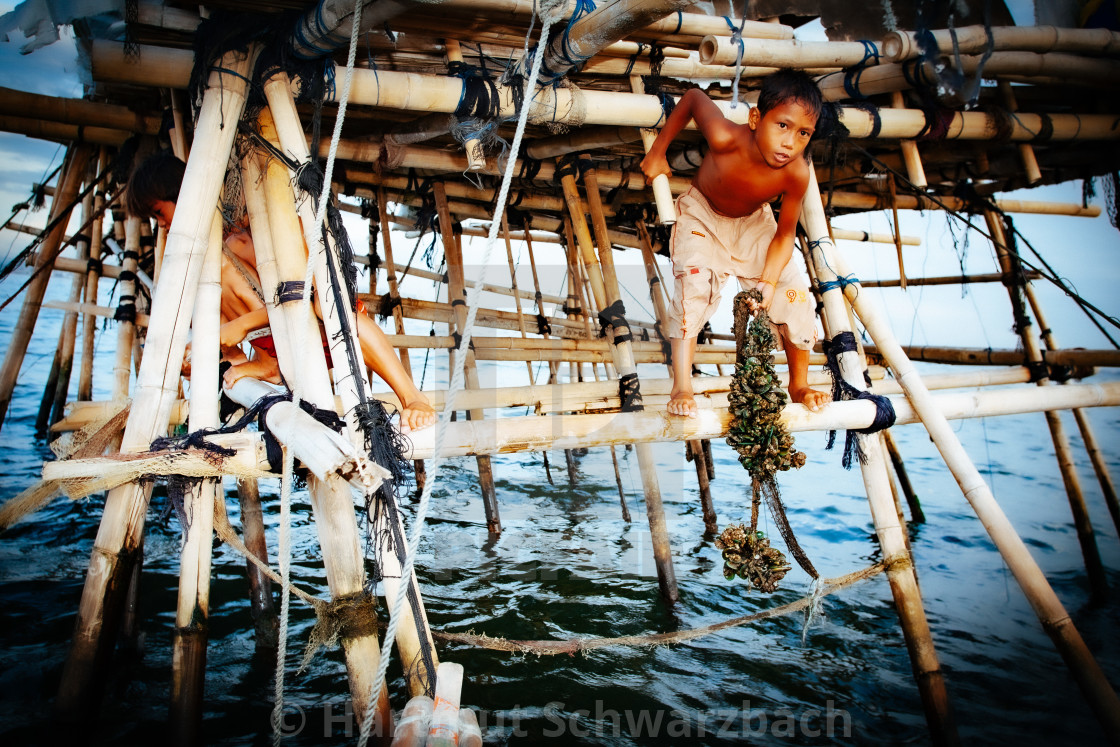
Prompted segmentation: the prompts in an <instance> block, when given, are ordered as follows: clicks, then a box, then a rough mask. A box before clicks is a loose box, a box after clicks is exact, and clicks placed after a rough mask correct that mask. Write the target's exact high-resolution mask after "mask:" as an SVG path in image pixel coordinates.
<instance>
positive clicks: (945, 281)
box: [859, 270, 1042, 288]
mask: <svg viewBox="0 0 1120 747" xmlns="http://www.w3.org/2000/svg"><path fill="white" fill-rule="evenodd" d="M1024 275H1026V279H1027V280H1038V279H1039V278H1040V277H1042V274H1041V273H1039V272H1038V271H1037V270H1028V271H1026V272H1025V273H1024ZM1003 280H1004V276H1003V273H1002V272H989V273H982V274H979V275H945V276H940V277H929V278H906V284H907V285H961V284H964V283H1002V282H1003ZM859 284H860V285H862V286H863V287H864V288H898V287H899V286H901V285H902V281H901V280H860V281H859Z"/></svg>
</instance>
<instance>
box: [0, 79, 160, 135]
mask: <svg viewBox="0 0 1120 747" xmlns="http://www.w3.org/2000/svg"><path fill="white" fill-rule="evenodd" d="M0 116H11V117H19V118H28V119H39V120H43V121H49V122H56V123H58V124H68V125H77V126H79V127H80V128H82V129H88V128H90V127H96V128H105V129H109V130H122V131H124V132H138V133H140V134H143V135H155V134H157V133H158V132H159V125H160V118H159V117H154V116H147V115H143V114H140V113H138V112H135V111H133V110H131V109H129V108H128V107H125V106H118V105H115V104H102V103H98V102H95V101H85V100H82V99H72V98H61V97H58V96H46V95H43V94H38V93H26V92H24V91H14V90H12V89H11V88H0Z"/></svg>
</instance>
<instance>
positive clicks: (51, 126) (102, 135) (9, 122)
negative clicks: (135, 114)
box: [0, 115, 131, 146]
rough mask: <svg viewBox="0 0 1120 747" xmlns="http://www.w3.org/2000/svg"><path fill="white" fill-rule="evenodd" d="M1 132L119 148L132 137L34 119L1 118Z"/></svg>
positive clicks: (58, 141) (59, 141) (115, 132)
mask: <svg viewBox="0 0 1120 747" xmlns="http://www.w3.org/2000/svg"><path fill="white" fill-rule="evenodd" d="M0 132H11V133H13V134H16V135H26V136H27V137H33V138H36V139H38V140H50V141H52V142H56V143H74V142H80V143H93V144H94V145H113V146H119V145H121V144H123V143H124V141H125V140H128V138H129V137H130V136H131V133H130V132H128V131H127V130H115V129H110V128H107V127H83V126H81V125H70V124H61V123H59V122H50V121H47V120H43V119H34V118H32V117H15V116H11V115H4V116H0Z"/></svg>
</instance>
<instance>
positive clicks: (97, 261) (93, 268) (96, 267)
mask: <svg viewBox="0 0 1120 747" xmlns="http://www.w3.org/2000/svg"><path fill="white" fill-rule="evenodd" d="M104 271H105V265H104V264H103V263H102V261H101V258H100V257H90V258H89V259H87V260H86V272H92V273H95V274H97V275H100V274H102V273H103V272H104Z"/></svg>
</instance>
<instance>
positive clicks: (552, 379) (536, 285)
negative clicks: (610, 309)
mask: <svg viewBox="0 0 1120 747" xmlns="http://www.w3.org/2000/svg"><path fill="white" fill-rule="evenodd" d="M523 228H524V229H525V250H526V251H527V252H528V253H529V268H530V269H531V270H532V273H533V291H534V294H533V299H534V302H535V303H536V305H537V316H538V326H539V322H540V320H541V319H545V320H547V316H546V315H545V313H544V296H543V294H542V293H541V281H540V277H539V276H538V275H537V260H536V257H535V256H534V255H533V237H532V236H530V235H529V234H530V231H529V221H528V219H526V220H525V224H524V226H523ZM549 336H550V335H549V333H548V332H547V331H545V332H544V333H543V334H542V335H541V337H543V338H545V339H546V340H547V339H548V338H549ZM548 383H549V384H555V383H556V361H549V362H548ZM541 460H542V461H543V462H544V473H545V476H546V477H547V478H548V484H549V485H552V484H553V483H552V469H551V467H550V466H549V464H548V452H547V451H542V452H541Z"/></svg>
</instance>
